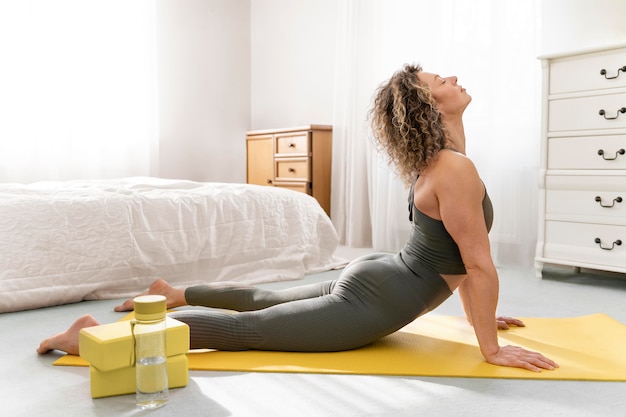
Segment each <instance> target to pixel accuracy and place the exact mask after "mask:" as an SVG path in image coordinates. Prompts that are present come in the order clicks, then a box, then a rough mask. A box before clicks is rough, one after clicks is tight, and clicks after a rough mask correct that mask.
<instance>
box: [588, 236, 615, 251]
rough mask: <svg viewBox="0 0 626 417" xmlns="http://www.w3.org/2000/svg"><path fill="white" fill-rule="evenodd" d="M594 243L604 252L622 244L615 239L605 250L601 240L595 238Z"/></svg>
mask: <svg viewBox="0 0 626 417" xmlns="http://www.w3.org/2000/svg"><path fill="white" fill-rule="evenodd" d="M594 242H596V243H597V244H598V245H599V246H600V249H604V250H613V249H614V248H615V245H617V246H620V245H621V244H622V241H621V240H619V239H617V240H616V241H615V242H613V244H612V245H611V247H610V248H606V247H604V246H602V240H601V239H600V238H599V237H597V238H596V239H595V240H594Z"/></svg>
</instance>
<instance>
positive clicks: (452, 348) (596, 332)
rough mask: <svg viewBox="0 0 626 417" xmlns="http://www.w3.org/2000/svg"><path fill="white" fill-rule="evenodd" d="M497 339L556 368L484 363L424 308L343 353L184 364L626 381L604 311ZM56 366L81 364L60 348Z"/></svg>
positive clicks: (469, 335) (451, 325)
mask: <svg viewBox="0 0 626 417" xmlns="http://www.w3.org/2000/svg"><path fill="white" fill-rule="evenodd" d="M523 321H524V322H525V323H526V327H520V328H515V327H513V328H511V329H510V330H501V331H499V333H498V335H499V338H500V344H501V345H516V346H521V347H524V348H527V349H530V350H535V351H539V352H541V353H543V354H544V355H546V356H547V357H549V358H551V359H553V360H555V361H556V362H557V363H558V364H559V365H560V368H559V369H557V370H554V371H543V372H540V373H536V372H531V371H526V370H523V369H516V368H508V367H500V366H494V365H491V364H488V363H487V362H485V360H484V359H483V357H482V355H481V354H480V351H479V349H478V344H477V342H476V337H475V336H474V332H473V329H472V328H471V327H470V326H469V325H468V324H467V323H466V321H465V319H464V318H461V317H449V316H436V315H432V314H429V315H426V316H423V317H420V318H418V319H417V320H415V321H414V322H413V323H410V324H409V325H408V326H406V327H404V328H403V329H401V330H400V331H398V332H396V333H394V334H392V335H390V336H387V337H385V338H383V339H381V340H380V341H378V342H376V343H374V344H372V345H369V346H366V347H363V348H361V349H356V350H352V351H346V352H333V353H292V352H264V351H245V352H221V351H212V350H211V351H209V350H205V351H191V352H189V353H188V358H189V369H192V370H207V371H238V372H300V373H328V374H354V375H356V374H361V375H398V376H445V377H478V378H519V379H567V380H593V381H626V355H625V353H626V326H624V325H623V324H621V323H620V322H618V321H616V320H614V319H612V318H611V317H609V316H607V315H604V314H594V315H590V316H583V317H574V318H526V319H523ZM54 364H55V365H74V366H86V365H87V363H86V362H85V361H83V360H82V359H81V358H79V357H77V356H71V355H66V356H63V357H61V358H59V359H58V360H57V361H56V362H54Z"/></svg>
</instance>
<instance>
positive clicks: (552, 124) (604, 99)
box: [548, 93, 626, 132]
mask: <svg viewBox="0 0 626 417" xmlns="http://www.w3.org/2000/svg"><path fill="white" fill-rule="evenodd" d="M622 110H623V113H622ZM601 113H604V114H601ZM624 127H626V93H621V94H606V95H598V96H589V97H578V98H568V99H560V100H551V101H550V104H549V119H548V130H549V131H550V132H558V131H564V130H595V129H615V128H624Z"/></svg>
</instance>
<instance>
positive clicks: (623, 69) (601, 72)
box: [600, 65, 626, 80]
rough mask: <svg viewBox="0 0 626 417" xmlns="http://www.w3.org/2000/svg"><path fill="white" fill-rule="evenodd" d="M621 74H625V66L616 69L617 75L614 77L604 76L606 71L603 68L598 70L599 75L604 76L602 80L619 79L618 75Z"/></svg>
mask: <svg viewBox="0 0 626 417" xmlns="http://www.w3.org/2000/svg"><path fill="white" fill-rule="evenodd" d="M620 71H621V72H626V65H624V66H623V67H622V68H618V69H617V75H616V76H615V77H607V76H606V70H605V69H604V68H603V69H601V70H600V75H604V78H606V79H607V80H612V79H614V78H617V77H619V73H620Z"/></svg>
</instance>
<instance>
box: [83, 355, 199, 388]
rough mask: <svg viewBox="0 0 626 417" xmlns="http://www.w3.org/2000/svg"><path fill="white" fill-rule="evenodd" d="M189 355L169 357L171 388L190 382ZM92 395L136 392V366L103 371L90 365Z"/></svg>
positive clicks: (168, 366) (168, 371)
mask: <svg viewBox="0 0 626 417" xmlns="http://www.w3.org/2000/svg"><path fill="white" fill-rule="evenodd" d="M188 366H189V365H188V360H187V355H185V354H182V355H176V356H171V357H169V358H167V381H168V386H169V388H181V387H185V386H187V383H188V382H189V367H188ZM89 371H90V372H89V373H90V380H91V396H92V397H93V398H101V397H111V396H113V395H124V394H134V393H135V381H136V377H135V367H134V366H127V367H124V368H120V369H116V370H113V371H106V372H105V371H101V370H100V369H98V368H96V367H95V366H93V365H91V366H90V367H89Z"/></svg>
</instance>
